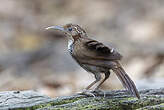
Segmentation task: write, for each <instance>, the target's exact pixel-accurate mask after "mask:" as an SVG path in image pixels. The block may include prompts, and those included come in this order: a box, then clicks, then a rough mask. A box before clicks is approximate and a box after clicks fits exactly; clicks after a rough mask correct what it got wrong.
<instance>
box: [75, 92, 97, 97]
mask: <svg viewBox="0 0 164 110" xmlns="http://www.w3.org/2000/svg"><path fill="white" fill-rule="evenodd" d="M93 92H94V91H91V90H83V91H82V92H80V93H78V94H80V95H87V96H93V97H94V98H95V97H96V95H95V94H94V93H93Z"/></svg>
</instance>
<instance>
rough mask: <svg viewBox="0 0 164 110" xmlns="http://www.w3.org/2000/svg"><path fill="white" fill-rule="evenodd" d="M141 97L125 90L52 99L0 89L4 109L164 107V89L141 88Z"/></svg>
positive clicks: (127, 108)
mask: <svg viewBox="0 0 164 110" xmlns="http://www.w3.org/2000/svg"><path fill="white" fill-rule="evenodd" d="M140 95H141V99H137V98H136V97H133V96H131V95H129V93H128V92H127V91H125V90H115V91H107V92H105V97H104V92H98V95H97V96H96V97H93V96H87V95H79V94H76V95H72V96H61V97H58V98H50V97H48V96H45V95H42V94H40V93H37V92H34V91H7V92H0V109H1V110H5V109H10V110H12V109H14V110H18V109H19V110H24V109H30V110H36V109H37V110H59V109H64V110H65V109H68V110H70V109H83V110H84V109H85V110H86V109H89V110H95V109H98V110H102V109H103V110H104V109H107V110H133V109H137V110H145V109H148V110H152V109H155V110H156V109H160V110H161V109H164V88H161V89H147V90H141V91H140Z"/></svg>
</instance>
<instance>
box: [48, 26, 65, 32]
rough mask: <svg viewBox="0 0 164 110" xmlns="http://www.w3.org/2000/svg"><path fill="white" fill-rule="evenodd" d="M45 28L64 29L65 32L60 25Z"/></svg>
mask: <svg viewBox="0 0 164 110" xmlns="http://www.w3.org/2000/svg"><path fill="white" fill-rule="evenodd" d="M46 29H47V30H48V29H55V30H60V31H64V32H65V30H64V28H63V27H60V26H50V27H47V28H46Z"/></svg>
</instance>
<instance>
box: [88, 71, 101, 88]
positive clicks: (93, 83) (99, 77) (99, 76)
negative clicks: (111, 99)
mask: <svg viewBox="0 0 164 110" xmlns="http://www.w3.org/2000/svg"><path fill="white" fill-rule="evenodd" d="M94 75H95V78H96V80H95V81H93V82H92V83H91V84H89V86H87V87H86V88H85V89H86V90H88V89H90V88H91V87H92V86H93V85H95V84H96V83H97V82H99V81H100V80H101V75H100V74H99V73H95V74H94Z"/></svg>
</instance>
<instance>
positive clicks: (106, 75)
mask: <svg viewBox="0 0 164 110" xmlns="http://www.w3.org/2000/svg"><path fill="white" fill-rule="evenodd" d="M109 75H110V71H108V72H106V73H105V78H104V79H103V80H102V81H101V82H100V83H99V84H98V85H97V86H96V88H95V89H94V90H95V91H96V90H98V89H99V88H100V86H101V85H102V84H103V83H104V82H105V81H106V80H107V79H108V78H109Z"/></svg>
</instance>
